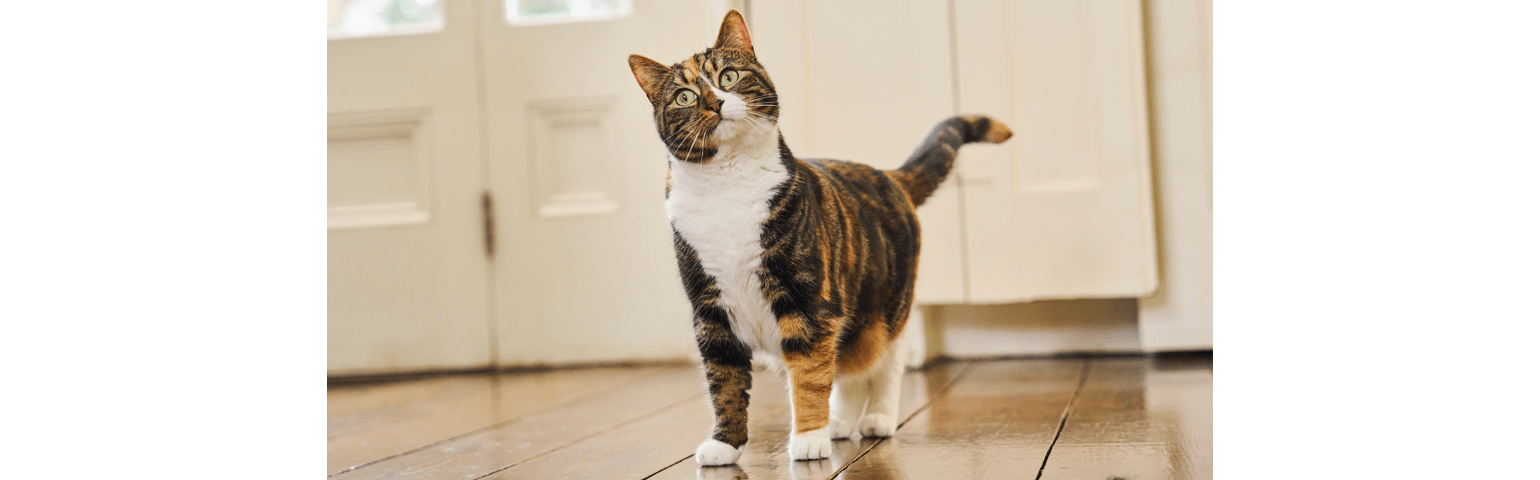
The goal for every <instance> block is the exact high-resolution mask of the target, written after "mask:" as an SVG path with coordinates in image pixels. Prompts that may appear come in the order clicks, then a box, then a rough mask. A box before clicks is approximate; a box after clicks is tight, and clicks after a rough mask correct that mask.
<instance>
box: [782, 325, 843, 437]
mask: <svg viewBox="0 0 1540 480" xmlns="http://www.w3.org/2000/svg"><path fill="white" fill-rule="evenodd" d="M783 321H785V320H783ZM781 355H782V357H783V358H784V359H785V361H786V373H787V374H788V375H787V376H788V377H790V380H791V397H792V419H793V420H792V422H793V431H792V434H791V439H790V440H788V441H787V445H786V450H787V451H788V452H789V453H790V454H791V459H792V460H816V459H820V458H829V455H830V454H832V453H834V445H833V443H832V442H830V439H829V392H830V391H831V390H832V389H833V386H834V366H835V362H834V360H835V355H836V349H835V338H834V335H827V336H826V338H817V339H814V338H807V337H786V338H783V339H782V341H781Z"/></svg>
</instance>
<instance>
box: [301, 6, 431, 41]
mask: <svg viewBox="0 0 1540 480" xmlns="http://www.w3.org/2000/svg"><path fill="white" fill-rule="evenodd" d="M443 29H444V12H443V6H442V5H439V2H438V0H327V15H326V36H327V38H330V39H337V38H355V37H375V36H382V35H410V34H414V33H429V32H437V31H439V30H443Z"/></svg>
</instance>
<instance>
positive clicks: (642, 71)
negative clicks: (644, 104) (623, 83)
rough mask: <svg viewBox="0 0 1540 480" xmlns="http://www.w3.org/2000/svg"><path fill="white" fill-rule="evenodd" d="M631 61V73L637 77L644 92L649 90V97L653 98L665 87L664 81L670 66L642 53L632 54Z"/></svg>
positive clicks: (638, 83)
mask: <svg viewBox="0 0 1540 480" xmlns="http://www.w3.org/2000/svg"><path fill="white" fill-rule="evenodd" d="M630 63H631V75H632V76H635V77H636V84H637V85H640V86H641V87H642V91H643V92H647V98H652V96H653V95H654V94H656V93H658V89H659V88H662V87H663V81H664V80H666V79H668V74H669V70H668V67H665V66H663V64H661V63H658V62H654V61H652V59H650V58H647V57H643V56H641V55H631V59H630Z"/></svg>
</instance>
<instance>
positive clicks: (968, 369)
mask: <svg viewBox="0 0 1540 480" xmlns="http://www.w3.org/2000/svg"><path fill="white" fill-rule="evenodd" d="M974 365H975V362H968V366H967V367H963V371H961V372H957V376H955V377H952V380H951V381H948V382H947V383H946V385H945V386H943V387H941V390H937V391H936V394H935V395H931V396H930V398H926V399H925V404H924V405H920V408H917V409H915V410H914V413H910V414H909V416H907V417H904V421H902V422H899V423H898V426H896V427H893V436H897V435H898V431H899V429H902V428H904V425H908V424H909V421H910V420H913V419H914V417H916V416H918V415H919V414H920V412H923V411H925V409H927V408H930V404H931V403H932V402H935V401H936V399H937V398H940V397H941V396H942V395H945V394H946V393H947V392H949V391H951V390H952V387H953V386H954V385H957V382H959V381H962V379H963V377H966V376H968V374H969V373H971V372H973V367H974ZM891 438H893V437H892V436H890V437H888V438H883V439H880V440H877V441H876V442H873V443H872V445H871V446H870V447H866V449H865V450H862V451H861V454H860V455H856V458H852V459H850V461H849V462H845V464H844V465H840V469H839V470H835V471H834V473H833V474H831V475H829V480H833V479H834V478H836V477H839V476H840V474H841V473H844V472H845V470H846V469H848V468H850V466H851V465H855V464H856V462H859V461H861V458H862V457H865V456H866V454H868V453H871V451H872V450H873V449H875V448H877V446H878V445H882V442H886V441H888V440H889V439H891ZM643 480H646V479H643Z"/></svg>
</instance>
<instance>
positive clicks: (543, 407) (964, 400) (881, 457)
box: [327, 355, 1213, 480]
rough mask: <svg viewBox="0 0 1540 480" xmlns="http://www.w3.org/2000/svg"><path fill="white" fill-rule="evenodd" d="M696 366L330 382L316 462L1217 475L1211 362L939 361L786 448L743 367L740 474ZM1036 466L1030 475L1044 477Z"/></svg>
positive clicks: (571, 472)
mask: <svg viewBox="0 0 1540 480" xmlns="http://www.w3.org/2000/svg"><path fill="white" fill-rule="evenodd" d="M703 383H704V382H703V380H702V379H701V374H700V371H699V370H698V368H696V367H690V366H678V367H632V368H593V369H577V370H556V371H545V372H535V373H518V374H503V375H486V374H483V375H460V376H450V377H437V378H427V379H418V380H409V381H398V382H388V383H374V384H353V385H338V386H333V387H331V388H330V389H329V390H328V393H327V397H328V401H327V407H328V418H327V421H328V428H327V436H328V439H327V448H328V456H327V470H328V476H329V477H335V478H339V479H353V478H359V479H364V478H443V479H449V478H454V479H475V478H496V479H514V478H541V479H545V478H627V479H642V478H652V479H779V478H793V479H827V478H849V479H857V478H860V479H885V478H908V479H940V478H1045V479H1057V478H1066V479H1078V478H1086V479H1097V480H1101V479H1106V478H1126V479H1135V478H1140V479H1144V478H1153V479H1161V478H1169V479H1198V478H1212V476H1213V473H1212V471H1213V469H1212V458H1213V441H1212V438H1213V437H1212V430H1213V421H1212V410H1213V365H1212V360H1211V359H1210V357H1209V356H1206V355H1202V356H1186V357H1154V358H1145V357H1097V358H1072V359H1032V360H996V361H974V362H950V363H943V364H940V365H936V366H934V367H932V368H929V369H926V370H924V371H915V372H909V373H908V374H907V377H906V378H905V383H904V386H903V389H904V390H903V395H904V396H903V399H902V401H901V402H900V416H901V417H902V418H904V419H905V420H904V421H903V423H902V424H901V426H900V427H899V429H898V432H897V433H896V434H895V435H894V436H893V437H892V438H888V439H871V438H856V439H852V440H848V441H836V442H835V443H834V455H833V456H832V457H831V458H829V459H826V460H820V461H814V462H793V461H790V460H789V459H788V457H787V455H786V436H787V433H788V429H789V426H790V408H789V407H788V403H787V398H788V396H787V392H786V390H785V386H784V382H783V381H782V380H781V379H780V378H779V377H778V376H777V375H775V374H771V373H756V374H755V378H754V388H753V390H752V391H751V392H750V398H751V400H750V410H749V419H750V424H751V425H750V429H749V432H750V433H749V444H748V445H747V446H746V447H745V453H744V455H743V457H742V458H740V459H739V461H738V464H737V465H733V466H729V467H699V466H697V465H696V463H695V459H694V458H693V453H694V450H695V446H696V445H697V444H698V443H699V442H700V441H701V440H703V439H704V438H705V436H706V435H707V434H708V433H709V432H710V427H711V416H710V409H709V407H708V403H707V400H706V396H705V388H704V385H703ZM1039 474H1041V476H1039Z"/></svg>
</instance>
